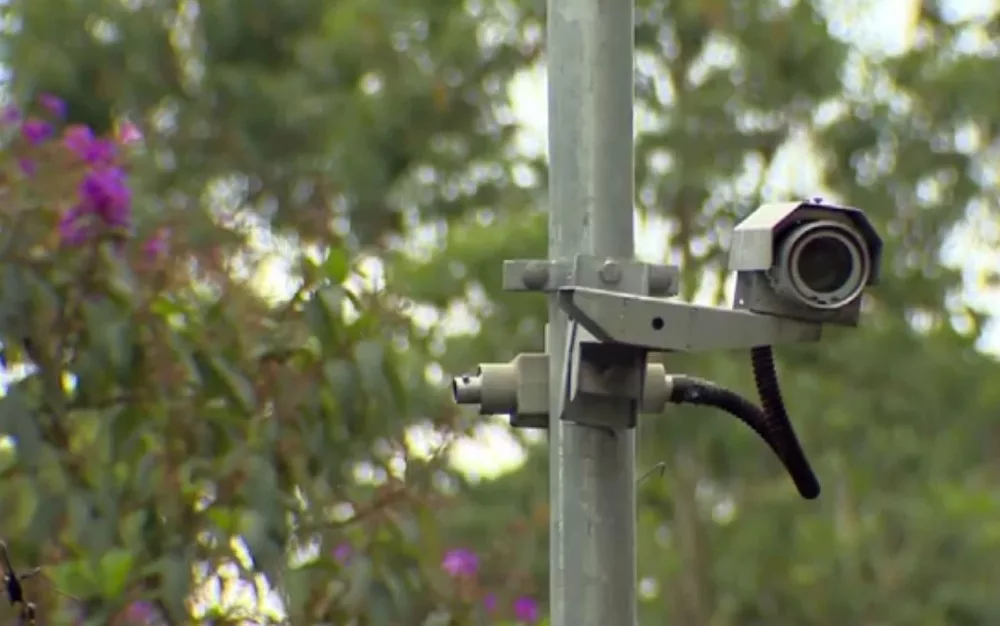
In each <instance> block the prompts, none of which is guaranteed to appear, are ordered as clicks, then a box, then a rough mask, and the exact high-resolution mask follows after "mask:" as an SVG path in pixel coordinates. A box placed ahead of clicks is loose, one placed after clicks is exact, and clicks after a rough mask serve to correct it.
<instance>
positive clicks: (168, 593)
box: [159, 553, 191, 619]
mask: <svg viewBox="0 0 1000 626" xmlns="http://www.w3.org/2000/svg"><path fill="white" fill-rule="evenodd" d="M159 570H160V577H161V582H160V598H161V599H162V600H163V603H164V604H165V605H166V607H167V609H168V611H169V612H170V615H171V617H173V618H174V619H177V618H178V617H179V616H181V615H184V616H186V615H187V614H188V612H187V600H188V595H189V593H190V591H191V562H190V560H189V559H188V558H187V556H186V555H184V554H177V553H175V554H171V555H169V556H166V557H164V558H163V559H161V560H160V566H159Z"/></svg>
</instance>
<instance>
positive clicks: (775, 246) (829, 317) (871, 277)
mask: <svg viewBox="0 0 1000 626" xmlns="http://www.w3.org/2000/svg"><path fill="white" fill-rule="evenodd" d="M881 260H882V238H881V237H879V235H878V233H877V232H876V231H875V228H874V227H873V226H872V224H871V222H870V221H868V218H867V217H866V216H865V214H864V212H862V211H861V210H859V209H855V208H852V207H845V206H837V205H832V204H828V203H825V202H823V201H822V200H821V199H815V200H806V201H801V202H776V203H769V204H764V205H761V206H760V207H758V208H757V209H756V210H755V211H754V212H753V213H751V214H750V215H749V216H747V218H746V219H744V220H743V221H742V222H740V224H739V225H737V226H736V228H735V229H734V231H733V241H732V245H731V247H730V255H729V269H730V270H733V271H736V293H735V295H734V298H733V308H734V309H746V310H749V311H753V312H754V313H760V314H764V315H774V316H778V317H783V318H789V319H796V320H800V321H805V322H814V323H821V324H835V325H840V326H857V324H858V319H859V317H860V314H861V300H862V294H863V292H864V290H865V288H866V287H869V286H871V285H874V284H876V283H877V281H878V275H879V266H880V264H881Z"/></svg>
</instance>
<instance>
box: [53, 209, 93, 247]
mask: <svg viewBox="0 0 1000 626" xmlns="http://www.w3.org/2000/svg"><path fill="white" fill-rule="evenodd" d="M89 217H90V215H89V212H88V211H86V210H85V209H84V207H83V206H81V205H79V204H78V205H76V206H74V207H73V208H71V209H70V210H68V211H66V212H65V213H63V216H62V218H61V219H60V220H59V239H60V240H62V242H63V244H64V245H67V246H79V245H81V244H83V243H85V242H86V241H87V240H88V239H90V237H91V235H93V225H92V224H90V223H89V222H88V218H89Z"/></svg>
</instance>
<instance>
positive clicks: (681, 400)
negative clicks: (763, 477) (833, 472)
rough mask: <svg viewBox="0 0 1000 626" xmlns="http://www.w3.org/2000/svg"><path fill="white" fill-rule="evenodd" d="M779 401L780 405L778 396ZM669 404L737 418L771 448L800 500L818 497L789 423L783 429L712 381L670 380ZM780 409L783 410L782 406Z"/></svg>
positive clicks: (813, 477) (777, 421)
mask: <svg viewBox="0 0 1000 626" xmlns="http://www.w3.org/2000/svg"><path fill="white" fill-rule="evenodd" d="M772 365H773V362H772ZM772 370H773V367H772ZM775 380H776V379H775ZM765 382H766V380H765ZM759 386H760V385H759V383H758V387H759ZM768 389H770V388H768ZM768 397H769V399H771V400H773V398H774V394H773V393H772V392H771V391H770V390H769V391H768ZM778 398H779V402H780V395H778ZM670 401H671V402H673V403H674V404H694V405H699V406H710V407H713V408H717V409H721V410H723V411H725V412H726V413H729V414H730V415H732V416H733V417H736V418H737V419H739V420H740V421H741V422H743V423H744V424H746V425H747V426H749V427H750V428H751V429H752V430H753V431H754V432H755V433H757V435H758V436H760V438H761V439H763V440H764V442H765V443H767V445H768V446H770V447H771V449H772V450H773V451H774V453H775V455H777V457H778V460H780V461H781V463H782V465H784V466H785V470H786V471H787V472H788V474H789V476H791V478H792V481H793V482H794V483H795V486H796V488H797V489H798V490H799V494H801V495H802V497H803V498H806V499H809V500H812V499H813V498H816V497H817V496H818V495H819V481H817V480H816V474H814V473H813V470H812V467H810V466H809V461H808V460H806V458H805V455H804V454H803V453H802V448H801V447H800V446H799V443H798V439H796V437H795V433H794V431H792V429H791V424H788V426H787V428H782V427H781V426H780V424H781V418H780V417H777V418H776V417H774V415H772V414H769V413H768V411H767V410H766V409H764V408H761V407H759V406H757V405H756V404H754V403H753V402H751V401H750V400H748V399H746V398H744V397H743V396H741V395H740V394H738V393H736V392H735V391H732V390H730V389H726V388H725V387H721V386H719V385H717V384H715V383H713V382H711V381H708V380H704V379H701V378H694V377H691V376H674V377H672V390H671V394H670ZM765 406H766V405H765ZM780 406H781V409H782V410H783V409H784V405H783V404H781V405H780ZM779 415H784V414H783V413H782V414H779ZM784 419H785V422H786V423H787V419H788V418H787V416H784Z"/></svg>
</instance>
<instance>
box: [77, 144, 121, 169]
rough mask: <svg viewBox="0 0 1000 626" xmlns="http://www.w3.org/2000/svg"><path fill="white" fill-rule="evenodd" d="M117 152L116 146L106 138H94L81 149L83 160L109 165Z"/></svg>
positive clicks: (92, 163) (93, 163)
mask: <svg viewBox="0 0 1000 626" xmlns="http://www.w3.org/2000/svg"><path fill="white" fill-rule="evenodd" d="M117 154H118V147H117V146H115V144H114V143H112V142H110V141H108V140H107V139H94V140H92V141H91V142H90V144H89V145H88V146H87V147H86V148H85V149H84V150H83V154H81V155H80V156H82V157H83V160H84V161H86V162H87V163H90V164H91V165H111V164H112V163H113V162H114V160H115V156H116V155H117Z"/></svg>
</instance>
